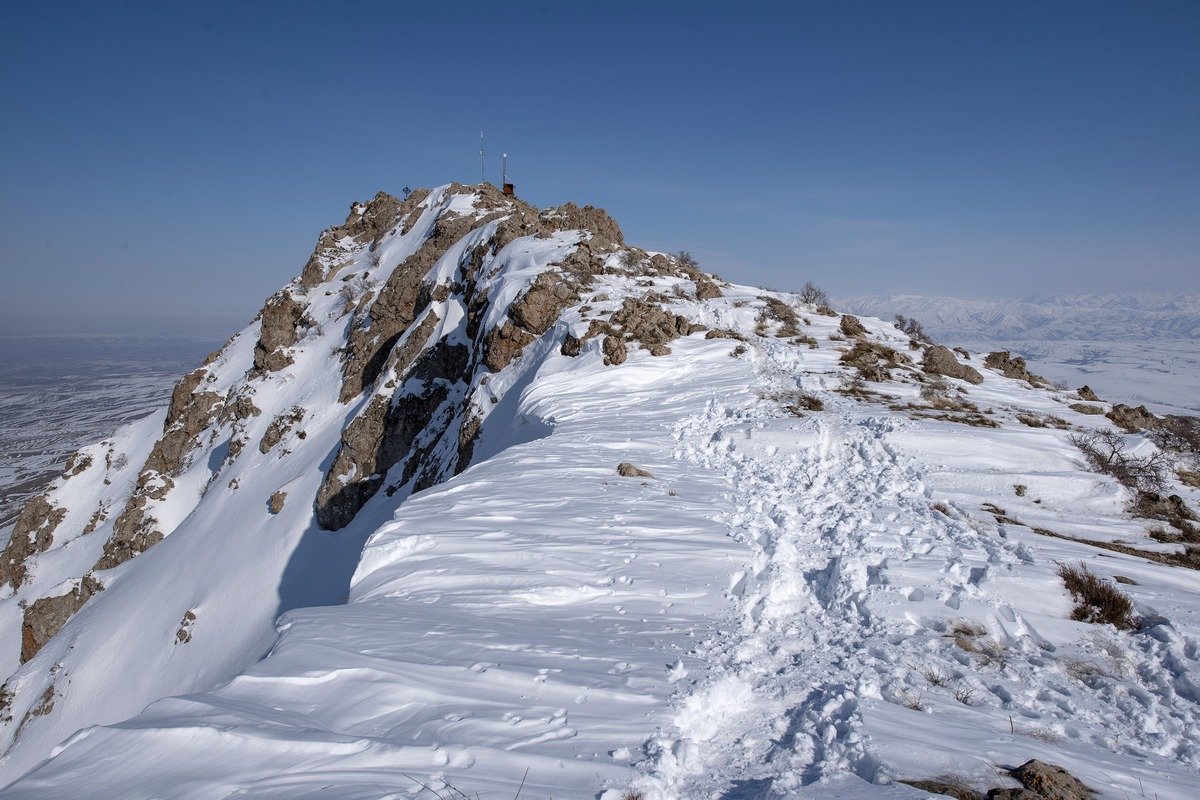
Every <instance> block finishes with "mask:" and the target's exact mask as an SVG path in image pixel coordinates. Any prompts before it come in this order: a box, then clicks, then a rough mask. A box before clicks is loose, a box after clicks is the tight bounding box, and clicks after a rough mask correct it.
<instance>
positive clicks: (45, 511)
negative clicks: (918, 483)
mask: <svg viewBox="0 0 1200 800" xmlns="http://www.w3.org/2000/svg"><path fill="white" fill-rule="evenodd" d="M66 516H67V510H66V509H65V508H59V507H58V506H56V505H54V504H53V503H52V502H50V500H49V498H48V497H47V496H46V495H44V494H39V495H37V496H36V497H34V498H33V499H32V500H30V501H29V502H28V503H26V504H25V508H23V509H22V510H21V513H20V515H19V516H18V517H17V522H16V524H15V525H14V526H13V531H12V536H11V537H10V538H9V540H8V544H7V545H6V546H5V548H4V551H3V553H0V584H3V583H7V584H8V585H9V586H11V587H13V588H14V589H16V588H17V587H18V586H20V585H21V583H22V582H23V581H24V580H25V575H26V571H27V567H26V565H25V561H26V560H27V559H28V558H29V557H30V556H32V555H33V554H34V553H42V552H45V551H46V550H47V549H49V547H50V545H51V544H53V542H54V530H55V528H57V527H58V526H59V524H60V523H61V522H62V521H63V518H65V517H66Z"/></svg>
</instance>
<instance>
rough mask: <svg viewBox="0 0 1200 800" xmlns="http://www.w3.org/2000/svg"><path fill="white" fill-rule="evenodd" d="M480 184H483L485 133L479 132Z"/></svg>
mask: <svg viewBox="0 0 1200 800" xmlns="http://www.w3.org/2000/svg"><path fill="white" fill-rule="evenodd" d="M479 182H480V183H483V131H480V132H479Z"/></svg>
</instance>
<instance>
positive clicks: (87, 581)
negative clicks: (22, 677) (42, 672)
mask: <svg viewBox="0 0 1200 800" xmlns="http://www.w3.org/2000/svg"><path fill="white" fill-rule="evenodd" d="M103 589H104V587H103V586H102V585H101V584H100V582H99V581H97V580H96V579H95V578H93V577H92V576H91V575H85V576H84V577H83V579H82V580H81V581H80V582H79V585H78V586H76V587H75V588H74V589H72V590H71V591H69V592H67V593H66V594H61V595H58V596H57V597H43V598H41V599H40V600H38V601H36V602H34V603H33V604H31V605H30V606H29V607H28V608H26V609H25V621H24V623H23V625H22V626H21V663H22V664H24V663H25V662H26V661H28V660H29V659H31V658H33V657H34V656H35V655H37V652H38V651H39V650H41V649H42V648H43V647H44V646H45V644H46V642H48V641H50V637H51V636H53V635H54V634H56V633H58V632H59V631H60V630H62V626H63V625H66V624H67V620H69V619H70V618H71V616H72V615H73V614H74V613H75V612H76V611H78V610H79V609H81V608H83V604H84V603H86V602H87V601H88V600H90V599H92V596H93V595H95V594H96V593H98V592H100V591H102V590H103Z"/></svg>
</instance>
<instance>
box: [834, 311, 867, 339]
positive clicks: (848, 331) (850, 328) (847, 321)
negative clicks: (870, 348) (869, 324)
mask: <svg viewBox="0 0 1200 800" xmlns="http://www.w3.org/2000/svg"><path fill="white" fill-rule="evenodd" d="M838 327H839V328H840V329H841V331H842V333H844V334H845V335H846V336H850V337H853V338H858V337H860V336H865V335H866V333H867V329H866V328H864V327H863V324H862V323H861V322H859V321H858V317H856V316H854V315H853V314H843V315H842V321H841V324H840V325H839V326H838Z"/></svg>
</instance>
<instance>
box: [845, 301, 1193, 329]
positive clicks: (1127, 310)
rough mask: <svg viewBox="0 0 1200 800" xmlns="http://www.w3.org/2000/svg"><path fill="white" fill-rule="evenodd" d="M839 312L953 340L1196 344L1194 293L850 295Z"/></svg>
mask: <svg viewBox="0 0 1200 800" xmlns="http://www.w3.org/2000/svg"><path fill="white" fill-rule="evenodd" d="M835 304H836V305H837V307H839V308H844V309H846V310H847V311H853V312H855V313H858V314H863V315H867V316H872V317H881V318H883V319H890V318H892V317H893V316H894V315H895V314H904V315H906V316H910V317H915V318H916V319H918V320H919V321H920V322H921V324H922V325H924V327H925V329H926V330H927V331H929V333H930V334H932V335H934V336H937V337H939V338H942V339H946V340H953V339H971V340H978V339H994V340H1013V339H1033V340H1043V341H1057V340H1088V339H1103V340H1115V341H1129V340H1139V341H1147V340H1161V339H1200V294H1177V295H1159V294H1148V293H1139V294H1065V295H1054V296H1049V297H1030V298H1026V299H1022V300H972V299H966V298H961V297H925V296H921V295H910V294H900V295H854V296H850V297H841V298H837V299H836V303H835Z"/></svg>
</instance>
